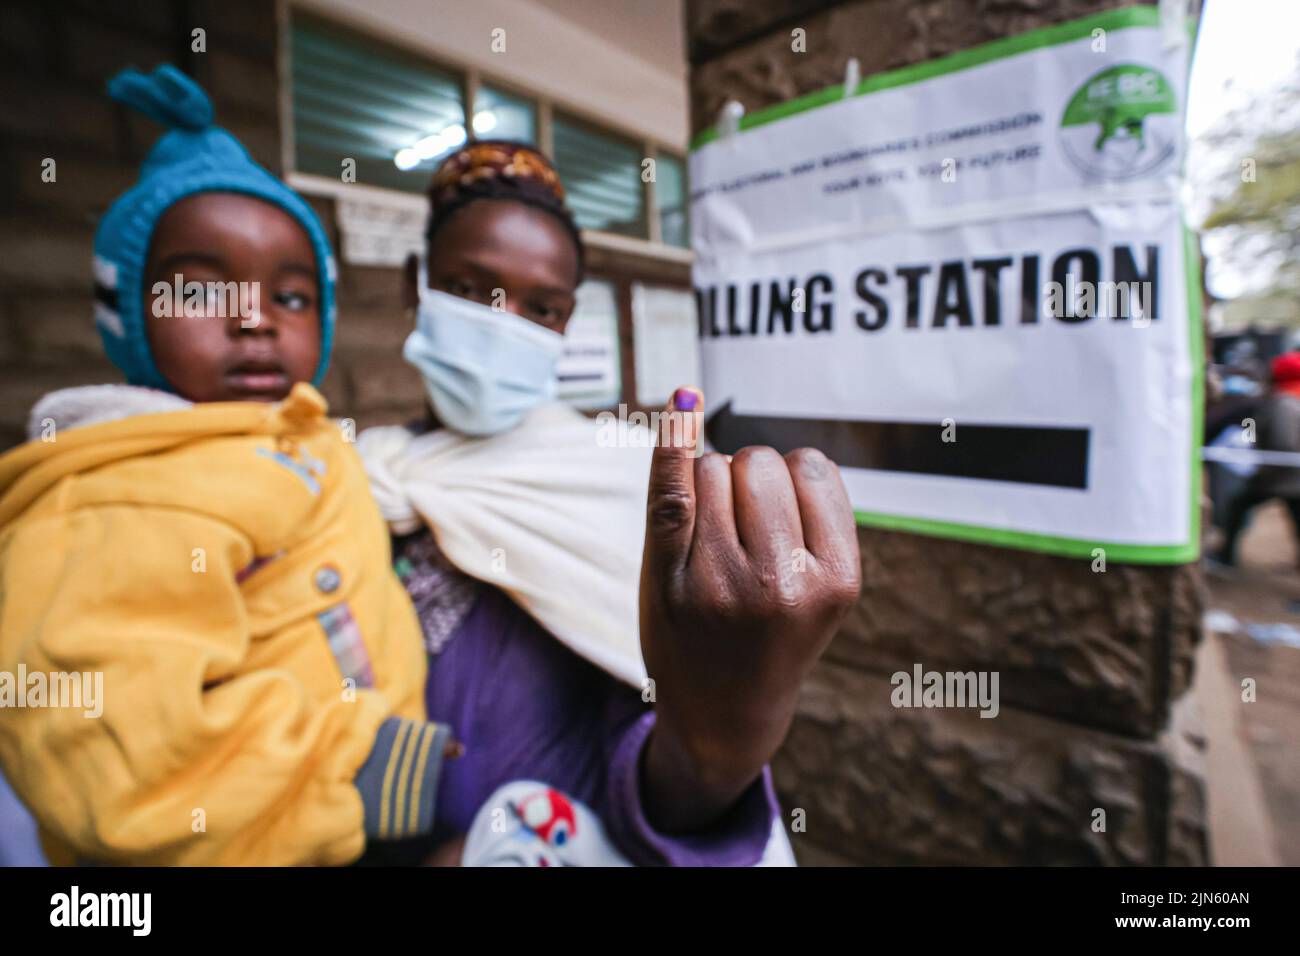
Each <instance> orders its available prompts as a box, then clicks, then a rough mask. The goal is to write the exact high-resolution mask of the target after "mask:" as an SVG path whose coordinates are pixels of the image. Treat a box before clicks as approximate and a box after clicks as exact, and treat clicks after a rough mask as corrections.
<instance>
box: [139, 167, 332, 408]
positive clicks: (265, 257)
mask: <svg viewBox="0 0 1300 956" xmlns="http://www.w3.org/2000/svg"><path fill="white" fill-rule="evenodd" d="M318 265H319V264H318V263H317V262H316V256H315V254H314V253H313V251H312V246H311V241H310V240H309V239H308V237H307V233H306V231H305V230H304V229H303V228H302V227H301V226H300V225H298V223H297V221H296V220H295V219H294V218H293V217H292V216H290V215H289V214H288V213H287V212H285V211H284V210H282V209H280V208H279V207H278V206H273V205H271V204H270V203H267V202H263V201H262V200H260V199H255V198H253V197H252V196H245V195H240V194H238V193H197V194H195V195H193V196H187V197H186V198H184V199H182V200H180V201H179V202H177V203H176V204H174V205H173V206H171V207H170V208H168V209H167V211H166V212H164V213H163V214H162V216H160V217H159V218H158V224H157V226H156V227H155V228H154V234H153V240H152V245H151V247H150V249H149V259H148V263H147V264H146V267H145V283H144V305H145V329H146V332H147V334H148V337H149V348H150V349H151V350H152V352H153V357H154V361H155V362H156V363H157V365H158V370H159V371H160V372H162V374H163V376H164V377H165V378H166V379H167V381H168V382H170V383H171V385H172V387H173V388H174V389H176V391H177V393H178V394H179V395H181V396H182V397H183V398H187V399H189V400H190V401H193V402H232V401H278V400H279V399H281V398H284V397H285V396H286V395H287V394H288V393H289V389H290V388H291V387H292V386H293V384H294V383H295V382H306V381H310V380H311V379H312V376H313V375H315V373H316V367H317V365H318V364H319V363H320V347H321V342H320V287H319V284H318V282H317V278H316V277H317V267H318ZM177 276H179V277H180V278H179V280H178V278H177ZM164 287H165V288H164ZM178 292H179V295H178Z"/></svg>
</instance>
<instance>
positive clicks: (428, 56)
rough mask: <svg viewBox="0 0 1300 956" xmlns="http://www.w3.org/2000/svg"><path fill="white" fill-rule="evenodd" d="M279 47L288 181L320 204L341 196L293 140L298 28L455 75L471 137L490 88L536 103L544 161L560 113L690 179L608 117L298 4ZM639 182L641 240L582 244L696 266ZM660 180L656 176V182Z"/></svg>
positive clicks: (588, 237) (288, 8) (659, 149)
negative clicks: (302, 160) (301, 164)
mask: <svg viewBox="0 0 1300 956" xmlns="http://www.w3.org/2000/svg"><path fill="white" fill-rule="evenodd" d="M279 6H280V16H279V21H280V23H279V25H280V43H279V70H278V72H279V78H280V96H279V99H280V142H281V158H282V165H283V169H284V171H285V179H286V180H287V181H288V182H289V184H290V185H292V186H294V187H295V188H297V189H300V190H301V191H302V192H304V193H307V194H309V195H317V196H337V195H338V194H339V189H338V188H336V187H338V186H342V185H343V184H341V183H339V184H335V183H333V182H332V180H330V179H329V178H327V177H323V176H318V175H315V174H312V173H304V172H302V171H300V170H299V169H298V167H297V163H296V153H297V151H296V144H295V142H294V133H293V123H294V117H293V57H292V39H293V37H292V31H293V27H294V24H295V23H296V22H303V21H306V22H309V23H311V24H312V25H314V26H317V27H319V28H322V29H325V30H329V31H333V32H335V33H337V34H340V35H341V36H344V37H355V38H357V39H358V41H359V42H361V43H363V44H366V45H370V46H374V47H376V48H378V49H380V50H382V49H384V48H389V49H392V50H393V51H395V52H396V53H397V54H398V55H400V56H406V57H414V58H416V59H418V60H420V61H421V62H423V63H425V64H427V65H428V66H429V67H431V68H433V69H436V70H441V71H443V72H446V73H450V74H452V75H453V76H455V77H456V78H457V79H458V80H459V81H460V89H461V107H462V111H463V113H464V116H463V118H462V122H463V123H464V126H465V129H466V130H470V131H472V130H473V123H474V113H475V112H476V111H477V110H476V107H477V103H476V101H477V99H478V91H479V89H480V88H481V87H482V86H484V85H486V86H490V87H493V88H494V89H497V90H500V91H501V92H502V93H507V94H509V95H510V96H515V97H518V98H520V99H523V100H526V101H527V102H529V103H531V104H532V105H533V107H534V109H535V110H536V118H537V146H538V148H539V149H541V151H542V152H543V153H545V154H546V156H548V157H551V156H554V153H555V149H554V146H555V143H554V122H555V115H556V113H557V112H558V113H560V114H562V115H563V116H564V118H565V119H568V120H572V121H574V122H575V123H577V124H578V125H581V126H586V127H589V128H590V129H591V130H592V131H593V132H596V133H599V134H601V135H603V136H608V137H609V138H611V139H616V140H621V141H623V142H625V143H627V144H629V145H631V146H633V147H634V148H635V149H637V150H638V151H639V152H640V154H641V157H642V160H644V159H655V160H656V161H657V159H658V157H659V156H660V155H661V154H663V155H668V156H671V157H673V158H675V159H677V160H679V161H680V162H681V163H682V165H683V168H686V169H687V170H688V171H689V163H688V158H687V157H686V156H684V155H682V154H680V153H678V152H677V150H675V149H673V148H671V147H667V146H664V145H663V144H662V143H660V142H659V141H658V140H656V139H654V138H652V137H647V136H646V135H644V134H643V133H640V132H637V131H635V130H632V129H631V128H629V127H627V126H624V125H622V124H617V123H611V122H610V121H609V120H607V119H605V118H603V117H596V116H595V115H593V114H592V113H591V112H590V111H588V110H586V109H585V108H583V107H582V106H581V105H578V104H574V103H571V102H568V101H566V100H562V99H557V98H555V97H552V96H548V95H545V94H539V93H537V92H536V91H533V90H528V89H525V88H524V87H523V86H522V85H521V84H519V83H517V82H514V81H512V80H510V79H507V78H503V77H499V76H497V75H495V74H493V73H492V72H490V71H485V70H483V69H481V68H480V67H478V66H475V65H471V64H468V63H464V62H455V61H452V60H450V59H448V58H446V57H444V56H439V55H437V54H432V53H430V52H429V51H428V50H425V49H423V48H421V47H419V46H417V45H415V44H411V43H403V42H402V41H401V40H400V39H397V38H393V37H389V36H380V35H377V34H376V33H375V32H373V31H371V30H367V29H365V28H364V27H361V26H357V25H355V24H353V23H350V22H348V21H346V20H341V19H336V18H334V17H330V16H327V15H324V14H322V13H320V12H319V11H316V10H314V9H311V8H308V7H305V6H303V5H302V4H298V3H294V2H292V0H281V2H280V4H279ZM638 178H639V179H641V196H642V198H641V204H642V210H643V218H644V223H643V226H644V229H643V230H642V233H641V234H640V235H636V236H627V235H624V234H622V233H615V232H607V231H604V230H599V229H583V230H582V237H583V240H584V242H590V243H592V244H593V245H597V246H602V247H605V248H610V249H615V250H618V251H622V252H630V253H632V254H635V255H643V256H649V257H652V258H658V259H670V260H673V261H677V262H689V261H691V260H692V258H693V257H692V256H691V254H690V250H689V249H687V248H683V247H681V246H674V245H669V244H667V243H665V242H663V241H662V235H661V225H660V221H659V209H658V207H657V205H656V195H655V189H654V186H655V184H654V182H652V181H651V182H647V181H645V180H644V179H643V178H642V177H641V176H640V174H639V171H638ZM656 178H657V176H656ZM347 185H360V186H365V187H366V188H368V189H380V190H383V191H385V192H388V193H392V194H395V195H403V196H412V195H415V194H414V193H407V192H404V191H402V190H398V189H392V188H391V187H387V186H378V185H375V184H373V183H356V184H347Z"/></svg>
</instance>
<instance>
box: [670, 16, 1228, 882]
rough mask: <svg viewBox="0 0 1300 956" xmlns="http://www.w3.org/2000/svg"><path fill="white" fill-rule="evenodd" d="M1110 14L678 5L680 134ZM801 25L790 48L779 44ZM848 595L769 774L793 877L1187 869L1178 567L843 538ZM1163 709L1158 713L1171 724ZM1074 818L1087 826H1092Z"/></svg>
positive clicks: (1190, 737)
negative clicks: (805, 869) (724, 111)
mask: <svg viewBox="0 0 1300 956" xmlns="http://www.w3.org/2000/svg"><path fill="white" fill-rule="evenodd" d="M1125 5H1128V2H1126V0H841V2H827V0H773V2H770V3H763V4H755V3H746V2H743V0H689V2H688V5H687V30H688V33H689V36H688V43H689V50H690V58H691V103H692V125H693V129H694V131H698V130H699V129H701V128H703V127H704V126H707V125H709V124H712V123H713V122H715V121H716V118H717V116H718V112H719V109H720V108H721V106H722V104H723V103H724V102H725V101H726V100H728V99H737V100H739V101H740V102H741V103H743V104H744V105H745V107H746V108H747V109H749V110H755V109H758V108H761V107H764V106H767V105H770V104H772V103H776V102H780V101H783V100H786V99H789V98H791V97H793V96H797V95H800V94H802V93H807V92H810V91H813V90H817V89H821V88H823V87H826V86H831V85H835V84H838V83H840V82H842V81H843V77H844V65H845V63H846V61H847V60H848V58H849V57H851V56H855V57H857V58H858V59H859V61H860V62H861V64H862V72H863V75H864V76H865V75H870V74H872V73H875V72H880V71H883V70H889V69H894V68H898V67H902V66H906V65H909V64H912V63H917V62H921V61H924V60H929V59H933V58H935V57H938V56H942V55H944V54H947V53H951V52H953V51H955V50H959V49H964V48H968V47H971V46H975V45H977V44H980V43H983V42H987V41H989V40H993V39H996V38H998V37H1002V36H1007V35H1010V34H1014V33H1019V32H1023V31H1025V30H1029V29H1033V28H1035V27H1041V26H1045V25H1048V24H1051V23H1057V22H1061V21H1063V20H1068V19H1072V18H1075V17H1079V16H1084V15H1087V14H1089V13H1093V12H1096V11H1099V10H1103V9H1108V8H1112V7H1119V6H1125ZM795 27H802V28H803V29H804V30H805V31H806V38H807V51H808V52H807V53H804V54H800V53H794V52H792V50H791V42H790V39H791V34H790V31H791V30H792V29H794V28H795ZM859 538H860V541H861V545H862V574H863V591H862V599H861V602H860V603H859V605H858V607H857V609H856V611H855V612H854V613H853V614H852V615H851V617H850V619H849V620H848V622H847V623H846V625H845V627H844V629H843V631H842V632H841V633H840V634H839V635H838V636H837V637H836V639H835V641H834V642H833V643H832V644H831V647H830V650H829V651H828V653H827V655H826V658H825V660H824V661H823V662H822V664H821V665H820V666H819V667H818V669H817V670H816V671H815V673H814V675H813V677H812V679H811V681H810V682H809V684H808V685H807V686H806V688H805V692H804V694H803V697H802V700H801V704H800V713H799V717H798V719H797V721H796V723H795V726H794V728H793V731H792V733H791V735H790V738H789V740H788V741H787V743H786V746H785V747H784V748H783V749H782V751H781V753H780V754H779V755H778V758H777V760H776V762H775V767H774V769H775V774H776V781H777V787H778V790H779V792H780V794H781V798H782V801H783V804H784V805H785V807H786V808H787V809H793V808H799V809H802V810H803V811H805V815H806V816H805V822H806V828H807V829H806V832H803V833H795V834H794V835H793V840H794V843H795V849H796V853H797V854H798V855H799V857H800V859H801V860H803V861H804V862H806V863H843V862H854V863H875V864H907V863H956V864H962V863H966V864H976V863H978V864H1003V863H1007V864H1011V863H1019V864H1048V863H1052V864H1060V863H1075V864H1080V863H1082V864H1088V863H1104V864H1167V863H1202V862H1204V860H1205V854H1206V850H1205V832H1204V807H1203V794H1202V786H1201V782H1200V776H1199V769H1198V763H1199V751H1198V749H1197V746H1196V742H1195V733H1196V731H1195V728H1194V720H1193V717H1194V715H1193V714H1192V713H1191V711H1190V709H1189V708H1188V707H1187V706H1186V705H1187V701H1186V697H1185V691H1186V690H1187V688H1188V685H1189V682H1190V678H1191V670H1192V655H1193V651H1194V649H1195V646H1196V643H1197V641H1198V640H1199V637H1200V614H1201V605H1202V598H1201V590H1200V589H1201V582H1200V578H1199V572H1198V570H1197V569H1196V568H1195V567H1194V566H1185V567H1174V568H1144V567H1132V566H1130V567H1124V566H1119V565H1115V564H1114V563H1111V564H1110V566H1109V567H1108V570H1107V571H1106V573H1104V574H1098V573H1093V571H1092V569H1091V566H1090V562H1087V561H1079V560H1069V559H1065V558H1057V557H1051V556H1047V555H1040V554H1031V553H1028V552H1022V551H1013V550H1007V549H999V548H992V547H987V546H982V545H976V544H966V543H962V542H957V541H945V540H941V539H938V538H928V537H921V536H915V535H909V534H902V533H898V532H889V531H880V530H874V529H867V528H863V529H860V531H859ZM918 662H919V663H921V664H923V666H924V668H925V669H926V670H938V671H949V670H952V671H969V670H996V671H998V672H999V674H1000V687H999V690H1000V696H1001V705H1002V706H1001V712H1000V714H999V716H998V717H997V718H996V719H993V720H987V719H982V718H980V717H979V715H978V714H977V713H976V712H975V711H973V710H942V709H936V710H921V709H917V710H912V709H895V708H894V707H893V706H892V705H891V703H890V693H891V691H892V690H893V685H891V684H890V682H889V676H890V675H891V674H892V673H894V672H896V671H899V670H905V671H909V672H910V671H911V669H912V667H913V665H914V664H915V663H918ZM1171 715H1172V717H1171ZM1095 808H1103V809H1105V810H1106V818H1107V819H1106V823H1107V827H1106V831H1105V832H1094V831H1093V829H1092V826H1091V824H1092V821H1093V811H1094V809H1095Z"/></svg>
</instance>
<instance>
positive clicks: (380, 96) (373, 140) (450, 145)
mask: <svg viewBox="0 0 1300 956" xmlns="http://www.w3.org/2000/svg"><path fill="white" fill-rule="evenodd" d="M291 54H292V58H293V64H292V76H293V137H294V165H295V167H296V168H297V170H298V171H299V172H304V173H315V174H316V175H318V176H327V177H329V178H331V179H338V178H339V177H340V175H341V173H342V172H343V171H344V165H343V163H344V161H345V160H347V159H352V160H355V161H356V180H357V182H360V183H368V184H370V185H374V186H384V187H387V188H390V189H401V190H404V191H407V192H423V191H424V190H425V188H426V187H427V186H428V184H429V174H430V173H431V172H432V171H433V169H434V167H435V166H436V165H437V163H438V161H439V160H441V159H442V158H443V157H444V156H445V155H446V154H447V153H448V152H450V151H451V150H453V149H455V148H456V147H457V146H459V145H460V144H461V143H463V142H464V141H465V126H464V119H465V110H464V105H463V98H462V94H461V80H460V78H459V77H458V76H456V75H455V74H453V73H449V72H445V71H442V70H439V69H437V68H435V67H432V66H429V65H428V64H426V63H424V62H422V61H420V60H418V59H416V58H413V57H409V56H406V55H404V54H402V53H401V52H400V51H396V50H392V49H389V48H387V47H383V46H380V45H378V44H373V43H369V42H361V41H359V40H357V39H355V38H351V37H347V36H344V35H342V34H340V33H337V32H335V31H333V30H330V29H329V28H327V27H321V26H317V25H316V24H315V23H313V22H311V21H306V20H302V19H300V18H298V17H295V18H294V21H293V26H292V38H291Z"/></svg>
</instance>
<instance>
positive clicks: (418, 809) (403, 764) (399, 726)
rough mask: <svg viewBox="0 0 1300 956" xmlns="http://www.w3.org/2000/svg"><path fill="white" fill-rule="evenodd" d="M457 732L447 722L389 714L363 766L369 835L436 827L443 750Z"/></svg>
mask: <svg viewBox="0 0 1300 956" xmlns="http://www.w3.org/2000/svg"><path fill="white" fill-rule="evenodd" d="M450 736H451V728H450V727H449V726H448V725H446V724H433V723H426V722H425V721H422V720H407V719H405V718H402V717H389V718H388V719H387V720H385V721H384V722H383V723H382V724H380V725H379V731H378V733H376V734H375V746H374V748H373V749H372V750H371V751H370V756H369V757H367V758H366V762H365V763H364V764H362V766H361V769H360V770H359V771H357V777H356V781H355V782H356V787H357V790H358V791H359V792H360V793H361V803H362V806H363V807H364V810H365V830H366V836H367V837H369V838H370V839H372V840H399V839H403V838H405V837H413V836H420V835H423V834H426V833H428V832H430V831H431V830H432V829H433V809H434V803H435V801H436V800H437V797H438V777H439V774H440V772H441V770H442V752H443V749H444V747H445V745H446V743H447V740H448V738H449V737H450Z"/></svg>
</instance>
